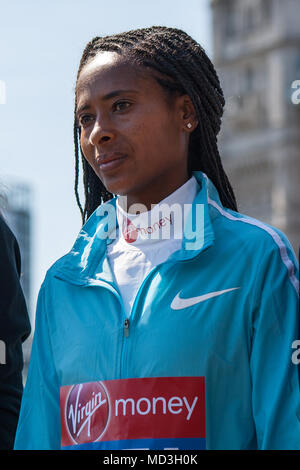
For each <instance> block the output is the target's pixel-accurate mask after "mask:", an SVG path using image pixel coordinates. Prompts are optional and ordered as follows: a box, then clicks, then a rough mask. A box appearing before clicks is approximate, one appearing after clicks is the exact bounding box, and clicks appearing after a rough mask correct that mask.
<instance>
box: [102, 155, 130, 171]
mask: <svg viewBox="0 0 300 470" xmlns="http://www.w3.org/2000/svg"><path fill="white" fill-rule="evenodd" d="M126 158H127V155H126V154H124V153H121V152H115V153H109V154H101V155H98V156H97V157H96V162H97V163H98V165H99V168H100V169H101V170H109V169H113V168H116V167H117V166H119V165H120V164H121V163H122V162H123V161H124V160H125V159H126Z"/></svg>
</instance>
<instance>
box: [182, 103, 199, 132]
mask: <svg viewBox="0 0 300 470" xmlns="http://www.w3.org/2000/svg"><path fill="white" fill-rule="evenodd" d="M178 100H179V101H178V105H179V116H180V120H181V123H180V124H181V126H182V130H184V131H186V132H188V133H189V134H190V133H191V132H193V131H194V130H195V129H196V127H197V126H198V120H197V116H196V111H195V107H194V105H193V103H192V100H191V98H190V97H189V95H181V96H179V97H178Z"/></svg>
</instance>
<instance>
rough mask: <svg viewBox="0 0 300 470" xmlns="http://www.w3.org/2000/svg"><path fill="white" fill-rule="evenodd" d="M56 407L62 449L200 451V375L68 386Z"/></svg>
mask: <svg viewBox="0 0 300 470" xmlns="http://www.w3.org/2000/svg"><path fill="white" fill-rule="evenodd" d="M60 404H61V447H62V448H64V449H73V448H78V449H205V379H204V377H154V378H140V379H120V380H106V381H102V382H101V381H99V382H87V383H81V384H75V385H68V386H65V387H62V388H61V392H60Z"/></svg>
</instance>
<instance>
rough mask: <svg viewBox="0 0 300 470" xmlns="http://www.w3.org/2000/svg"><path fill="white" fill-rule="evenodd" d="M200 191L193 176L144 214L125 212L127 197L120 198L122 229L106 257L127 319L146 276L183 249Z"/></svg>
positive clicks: (118, 211) (118, 212)
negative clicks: (188, 225) (187, 225)
mask: <svg viewBox="0 0 300 470" xmlns="http://www.w3.org/2000/svg"><path fill="white" fill-rule="evenodd" d="M198 191H199V185H198V183H197V180H196V178H195V177H194V176H192V177H191V178H190V179H189V180H188V181H187V182H186V183H185V184H183V185H182V186H181V187H180V188H178V189H177V190H176V191H174V192H173V193H171V194H170V195H169V196H167V197H166V198H165V199H163V200H162V201H161V202H160V203H158V204H156V205H155V206H154V207H153V208H152V210H150V211H144V212H142V213H141V214H132V213H128V212H126V211H125V210H124V209H123V208H122V205H123V203H124V197H123V196H119V197H118V199H117V203H116V207H117V219H118V224H119V229H118V230H117V234H116V235H117V236H116V239H115V240H114V241H113V242H112V243H110V244H109V245H107V256H108V260H109V262H110V265H111V268H112V271H113V273H114V277H115V281H116V284H117V285H118V288H119V291H120V294H121V297H122V300H123V303H124V308H125V312H126V315H127V316H130V313H131V309H132V306H133V303H134V299H135V297H136V293H137V291H138V289H139V287H140V285H141V284H142V282H143V280H144V279H145V277H146V276H147V274H148V273H149V272H150V271H151V269H152V268H153V267H154V266H157V265H158V264H160V263H163V262H164V261H166V260H167V259H168V258H169V256H170V255H171V254H172V253H174V252H175V251H177V250H179V249H180V247H181V244H182V234H183V228H184V222H185V220H186V217H187V214H188V212H189V210H190V207H191V204H192V203H193V200H194V198H195V196H196V194H197V192H198Z"/></svg>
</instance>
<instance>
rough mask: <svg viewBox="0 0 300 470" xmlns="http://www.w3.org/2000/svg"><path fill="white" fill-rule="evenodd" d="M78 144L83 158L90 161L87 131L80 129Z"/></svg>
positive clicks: (90, 152) (90, 151)
mask: <svg viewBox="0 0 300 470" xmlns="http://www.w3.org/2000/svg"><path fill="white" fill-rule="evenodd" d="M80 146H81V150H82V152H83V155H84V156H85V158H86V159H87V160H88V161H90V159H91V155H92V146H91V144H90V143H89V136H88V133H87V132H86V131H84V130H82V131H81V134H80Z"/></svg>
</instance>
